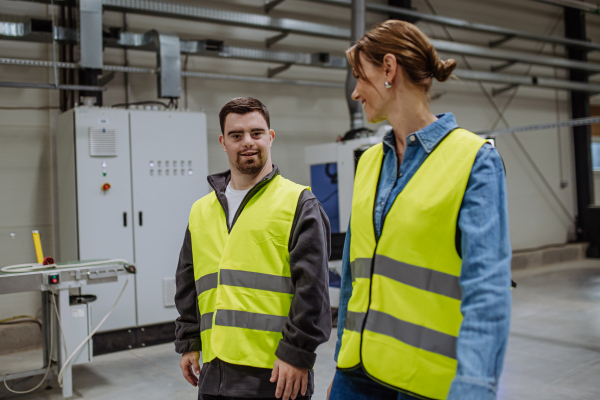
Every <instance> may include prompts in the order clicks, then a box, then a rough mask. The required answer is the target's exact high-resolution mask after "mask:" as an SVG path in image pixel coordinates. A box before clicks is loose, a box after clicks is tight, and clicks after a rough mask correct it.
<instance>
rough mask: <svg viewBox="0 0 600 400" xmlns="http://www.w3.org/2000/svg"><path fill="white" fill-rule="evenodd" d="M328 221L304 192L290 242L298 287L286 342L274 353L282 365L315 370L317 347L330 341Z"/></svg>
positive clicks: (285, 327) (311, 194) (310, 197)
mask: <svg viewBox="0 0 600 400" xmlns="http://www.w3.org/2000/svg"><path fill="white" fill-rule="evenodd" d="M330 238H331V231H330V227H329V219H328V218H327V215H326V214H325V211H323V208H322V207H321V204H320V203H319V201H318V200H317V198H316V197H315V196H314V194H313V193H312V192H310V191H308V190H305V191H304V192H302V195H301V196H300V199H299V200H298V207H297V209H296V215H295V218H294V225H293V227H292V235H291V238H290V245H289V249H290V270H291V275H292V281H293V283H294V287H295V293H294V298H293V300H292V306H291V308H290V313H289V316H288V320H287V322H286V324H285V326H284V327H283V339H282V340H281V341H280V342H279V346H278V347H277V350H276V351H275V355H276V356H277V358H279V359H280V360H282V361H285V362H287V363H288V364H292V365H294V366H296V367H298V368H306V369H312V368H313V366H314V365H315V361H316V358H317V355H316V354H315V350H316V349H317V347H318V346H319V345H320V344H322V343H325V342H326V341H327V340H329V335H330V334H331V307H330V305H329V264H328V260H329V255H330V253H331V243H330Z"/></svg>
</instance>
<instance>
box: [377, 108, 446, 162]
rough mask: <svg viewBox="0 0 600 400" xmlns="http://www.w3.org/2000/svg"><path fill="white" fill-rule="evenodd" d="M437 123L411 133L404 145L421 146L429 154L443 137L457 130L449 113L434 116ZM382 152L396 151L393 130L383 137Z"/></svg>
mask: <svg viewBox="0 0 600 400" xmlns="http://www.w3.org/2000/svg"><path fill="white" fill-rule="evenodd" d="M436 117H437V118H438V119H437V121H435V122H432V123H431V124H429V125H427V126H426V127H425V128H423V129H421V130H418V131H416V132H413V133H411V134H410V135H408V136H407V137H406V144H407V145H408V146H415V145H417V144H419V143H420V144H421V146H423V148H424V149H425V151H426V152H427V153H428V154H429V153H431V152H432V151H433V149H435V147H436V146H437V145H438V144H439V143H440V142H441V141H442V139H443V138H444V137H446V135H447V134H448V133H450V132H452V131H453V130H454V129H456V128H458V124H457V123H456V118H454V114H452V113H451V112H448V113H445V114H439V115H436ZM411 136H412V137H416V139H418V140H411ZM383 144H384V150H385V152H387V151H388V150H392V151H395V149H396V138H395V136H394V130H393V129H390V131H389V132H388V133H386V134H385V136H384V137H383Z"/></svg>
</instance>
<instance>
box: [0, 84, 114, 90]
mask: <svg viewBox="0 0 600 400" xmlns="http://www.w3.org/2000/svg"><path fill="white" fill-rule="evenodd" d="M0 87H10V88H24V89H50V90H85V91H87V92H105V91H106V87H105V86H88V85H53V84H49V83H32V82H0Z"/></svg>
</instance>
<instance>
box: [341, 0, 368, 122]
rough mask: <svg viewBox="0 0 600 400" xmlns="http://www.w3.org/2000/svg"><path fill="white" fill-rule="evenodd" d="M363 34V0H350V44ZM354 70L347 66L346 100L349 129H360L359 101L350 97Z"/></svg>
mask: <svg viewBox="0 0 600 400" xmlns="http://www.w3.org/2000/svg"><path fill="white" fill-rule="evenodd" d="M364 34H365V0H352V22H351V37H350V45H351V46H352V45H354V44H356V42H358V41H359V40H360V38H362V37H363V35H364ZM356 83H357V81H356V78H355V77H354V71H353V70H352V68H351V67H350V66H348V72H347V74H346V101H347V102H348V110H349V111H350V129H360V128H362V127H363V126H364V124H363V112H362V106H361V104H360V102H359V101H357V100H353V99H352V92H354V88H355V87H356Z"/></svg>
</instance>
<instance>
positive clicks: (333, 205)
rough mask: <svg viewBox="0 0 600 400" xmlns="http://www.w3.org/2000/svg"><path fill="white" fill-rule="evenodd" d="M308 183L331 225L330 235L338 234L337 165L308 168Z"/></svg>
mask: <svg viewBox="0 0 600 400" xmlns="http://www.w3.org/2000/svg"><path fill="white" fill-rule="evenodd" d="M310 182H311V188H312V192H313V193H314V194H315V196H316V197H317V199H318V200H319V202H321V205H322V206H323V209H324V210H325V213H326V214H327V217H329V223H330V224H331V233H339V232H340V208H339V203H338V181H337V164H336V163H330V164H317V165H311V166H310Z"/></svg>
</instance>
